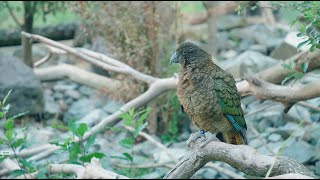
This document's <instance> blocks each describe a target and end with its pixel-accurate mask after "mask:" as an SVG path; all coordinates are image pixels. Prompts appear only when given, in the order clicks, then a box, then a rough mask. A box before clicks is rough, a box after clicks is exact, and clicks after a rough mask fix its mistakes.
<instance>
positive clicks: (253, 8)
mask: <svg viewBox="0 0 320 180" xmlns="http://www.w3.org/2000/svg"><path fill="white" fill-rule="evenodd" d="M257 7H258V6H257V5H254V6H252V7H251V8H250V10H251V11H254V10H255V9H257Z"/></svg>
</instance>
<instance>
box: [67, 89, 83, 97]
mask: <svg viewBox="0 0 320 180" xmlns="http://www.w3.org/2000/svg"><path fill="white" fill-rule="evenodd" d="M64 94H65V95H66V96H69V97H71V98H72V99H79V98H80V97H81V94H80V93H79V92H78V91H76V90H67V91H66V92H65V93H64Z"/></svg>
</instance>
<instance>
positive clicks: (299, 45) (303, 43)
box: [297, 39, 309, 50]
mask: <svg viewBox="0 0 320 180" xmlns="http://www.w3.org/2000/svg"><path fill="white" fill-rule="evenodd" d="M308 42H309V39H308V40H306V41H303V42H301V43H299V44H298V46H297V50H299V49H300V48H301V47H302V46H304V45H305V44H307V43H308Z"/></svg>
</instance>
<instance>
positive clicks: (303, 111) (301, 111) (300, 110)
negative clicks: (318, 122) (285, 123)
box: [288, 105, 311, 121]
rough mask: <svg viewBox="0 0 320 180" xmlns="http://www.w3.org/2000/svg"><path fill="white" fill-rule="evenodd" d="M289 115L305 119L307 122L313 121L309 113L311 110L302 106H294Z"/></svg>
mask: <svg viewBox="0 0 320 180" xmlns="http://www.w3.org/2000/svg"><path fill="white" fill-rule="evenodd" d="M288 115H290V116H293V117H295V118H297V119H305V120H307V121H309V120H310V119H311V113H310V112H309V109H308V108H306V107H304V106H300V105H294V106H292V107H291V108H290V110H289V111H288Z"/></svg>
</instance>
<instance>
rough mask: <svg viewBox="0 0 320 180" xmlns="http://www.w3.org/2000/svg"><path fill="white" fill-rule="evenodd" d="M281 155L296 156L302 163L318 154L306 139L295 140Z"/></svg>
mask: <svg viewBox="0 0 320 180" xmlns="http://www.w3.org/2000/svg"><path fill="white" fill-rule="evenodd" d="M281 155H283V156H287V157H291V158H294V159H296V160H297V161H299V162H300V163H306V162H308V161H309V160H310V159H311V158H313V157H315V156H316V154H315V150H314V148H313V147H312V146H311V145H309V144H308V143H306V142H304V141H293V142H292V143H290V144H288V145H287V147H285V149H284V150H283V151H282V154H281Z"/></svg>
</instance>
